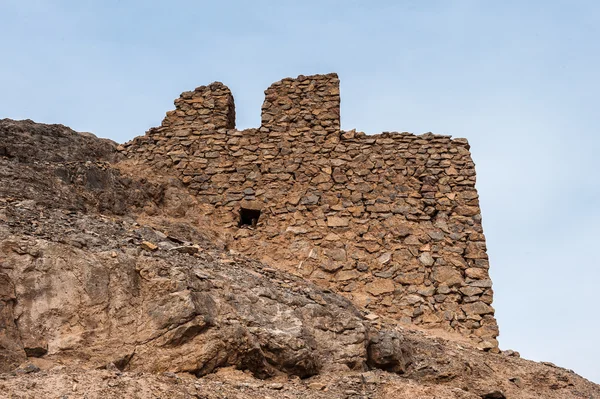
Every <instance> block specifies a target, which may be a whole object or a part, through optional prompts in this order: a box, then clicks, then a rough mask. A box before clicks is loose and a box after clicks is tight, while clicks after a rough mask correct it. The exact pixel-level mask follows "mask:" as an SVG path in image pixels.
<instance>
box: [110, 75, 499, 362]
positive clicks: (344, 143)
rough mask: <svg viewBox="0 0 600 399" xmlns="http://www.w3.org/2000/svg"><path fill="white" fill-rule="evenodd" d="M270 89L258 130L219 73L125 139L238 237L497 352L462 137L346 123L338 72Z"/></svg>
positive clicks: (235, 242)
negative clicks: (239, 113) (241, 114)
mask: <svg viewBox="0 0 600 399" xmlns="http://www.w3.org/2000/svg"><path fill="white" fill-rule="evenodd" d="M265 95H266V98H265V102H264V104H263V107H262V123H261V126H260V128H258V129H246V130H243V131H239V130H236V129H235V128H234V126H235V120H234V119H235V110H234V102H233V96H232V95H231V92H230V91H229V89H228V88H227V87H225V86H224V85H223V84H221V83H213V84H211V85H209V86H202V87H199V88H197V89H196V90H195V91H193V92H185V93H183V94H182V95H181V97H180V98H179V99H178V100H176V101H175V105H176V110H175V111H171V112H169V113H167V117H166V118H165V120H164V122H163V124H162V126H161V127H158V128H153V129H150V130H149V131H148V133H147V134H146V135H145V136H143V137H137V138H135V139H134V140H133V141H131V142H129V143H127V144H125V145H123V146H122V147H121V150H122V152H123V153H125V154H126V155H127V156H128V157H130V158H133V159H137V160H139V161H140V162H144V163H149V164H151V165H152V166H153V167H155V168H158V169H164V170H170V171H174V172H175V173H176V174H177V175H178V176H179V177H180V178H181V180H182V181H183V182H184V183H185V184H186V185H187V186H188V188H189V190H191V191H192V192H193V193H194V194H195V195H196V196H197V197H198V198H199V200H200V201H201V203H202V204H203V205H202V206H203V208H204V209H203V210H204V212H205V213H206V214H207V215H210V216H211V220H212V221H213V223H214V226H213V227H214V228H216V229H220V230H221V231H225V232H227V233H229V234H230V236H231V237H232V243H231V247H232V249H234V250H236V251H239V252H241V253H244V254H246V255H249V256H253V257H255V258H257V259H260V260H262V261H264V262H266V263H268V264H270V265H272V266H273V267H277V268H280V269H284V270H287V271H291V272H293V273H296V274H299V275H302V276H304V277H306V278H308V279H310V280H312V281H314V282H316V283H317V284H319V285H320V286H322V287H325V288H329V289H334V290H336V291H338V292H341V293H343V294H344V295H346V296H347V297H348V298H350V299H351V300H352V301H354V302H355V303H356V304H358V305H359V306H363V307H365V308H367V309H370V310H373V311H374V312H376V313H380V314H386V315H388V316H391V317H394V318H396V319H398V320H400V321H402V322H405V323H412V324H415V325H419V326H421V327H424V328H433V329H445V330H448V331H452V332H458V333H460V334H462V335H464V336H466V337H469V338H470V339H472V340H473V341H474V342H475V343H476V344H477V345H478V346H479V347H480V348H482V349H485V350H492V351H496V350H497V346H498V343H497V341H496V339H495V338H496V336H497V335H498V327H497V324H496V320H495V318H494V309H493V308H492V307H491V303H492V298H493V291H492V282H491V280H490V278H489V275H488V269H489V263H488V256H487V254H486V245H485V237H484V235H483V231H482V226H481V212H480V208H479V202H478V195H477V191H476V189H475V165H474V163H473V161H472V160H471V155H470V152H469V144H468V142H467V140H465V139H451V137H450V136H440V135H434V134H431V133H426V134H423V135H420V136H416V135H413V134H409V133H388V132H386V133H382V134H378V135H365V134H364V133H360V132H356V131H354V130H352V131H342V130H340V97H339V79H338V77H337V75H336V74H328V75H315V76H299V77H298V78H297V79H290V78H287V79H284V80H282V81H280V82H277V83H274V84H273V85H272V86H271V87H269V88H268V89H267V90H266V91H265Z"/></svg>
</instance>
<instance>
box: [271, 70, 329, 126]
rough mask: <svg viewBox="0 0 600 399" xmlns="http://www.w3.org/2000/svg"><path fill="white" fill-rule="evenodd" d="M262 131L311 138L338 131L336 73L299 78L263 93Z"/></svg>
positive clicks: (275, 85)
mask: <svg viewBox="0 0 600 399" xmlns="http://www.w3.org/2000/svg"><path fill="white" fill-rule="evenodd" d="M261 120H262V122H261V129H262V130H263V131H274V132H285V131H288V130H295V131H296V132H298V133H303V132H306V133H308V132H310V133H311V134H327V133H335V132H338V131H339V130H340V80H339V78H338V76H337V74H335V73H330V74H328V75H313V76H303V75H300V76H298V78H296V79H292V78H286V79H283V80H280V81H279V82H276V83H273V84H272V85H271V87H269V88H268V89H267V90H265V102H264V103H263V106H262V119H261Z"/></svg>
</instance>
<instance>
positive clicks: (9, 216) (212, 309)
mask: <svg viewBox="0 0 600 399" xmlns="http://www.w3.org/2000/svg"><path fill="white" fill-rule="evenodd" d="M3 123H8V124H9V125H10V126H12V127H11V129H14V126H18V125H19V123H18V122H14V121H8V122H6V121H3V122H2V123H0V134H4V133H5V131H4V132H3V131H2V126H3ZM28 125H30V122H24V124H23V125H22V126H21V127H20V128H21V129H22V131H23V132H22V133H18V134H24V135H25V137H29V136H28V135H29V134H28V133H27V129H28ZM46 130H48V134H55V133H56V132H58V133H56V134H58V136H59V137H62V138H64V137H68V136H69V135H71V134H72V133H74V132H72V131H70V130H68V129H66V128H64V127H60V126H59V127H57V126H46V125H36V126H35V131H36V132H38V134H40V135H41V136H42V137H43V135H44V134H45V131H46ZM13 131H18V130H13ZM51 132H54V133H51ZM18 134H17V135H18ZM73 137H75V141H76V140H79V138H77V137H78V136H73ZM85 137H89V136H85ZM12 139H13V142H14V143H18V142H19V140H18V137H13V138H12ZM61 140H62V139H61ZM61 140H55V141H53V142H54V143H55V144H49V145H48V146H47V147H46V153H47V157H48V158H47V160H46V161H42V162H38V161H36V160H34V159H32V158H30V156H29V155H26V151H29V150H25V151H24V153H23V154H21V153H20V152H19V151H20V150H19V148H26V147H18V146H16V145H9V146H7V152H8V153H10V154H12V155H11V156H10V157H8V156H2V157H0V167H1V170H2V175H1V178H2V179H3V181H2V183H3V184H0V194H1V195H0V397H3V396H2V395H4V393H6V392H8V394H7V395H8V397H40V398H45V397H65V396H67V397H87V398H129V397H131V398H133V397H162V398H211V399H212V398H215V399H216V398H224V397H229V398H240V399H243V398H255V397H272V398H275V397H288V398H300V397H302V398H308V399H310V398H329V397H340V398H365V397H367V398H390V397H398V398H409V397H433V396H435V397H439V398H466V399H477V398H495V397H507V398H539V397H544V398H550V399H554V398H556V399H558V398H590V397H595V396H598V395H600V387H598V386H597V385H594V384H592V383H590V382H588V381H586V380H584V379H582V378H581V377H579V376H577V375H576V374H574V373H573V372H571V371H569V370H564V369H560V368H557V367H556V366H553V365H550V364H537V363H533V362H529V361H526V360H523V359H520V358H518V357H516V356H514V355H515V353H514V352H507V353H506V354H494V353H488V352H483V351H480V350H478V349H476V348H475V347H474V346H472V345H471V344H470V343H469V342H468V341H465V342H454V341H448V340H446V339H442V338H435V337H431V336H428V335H426V334H424V333H423V332H419V331H412V330H410V329H405V328H403V327H401V326H400V325H399V323H398V322H397V320H395V319H394V318H389V317H387V316H386V315H385V314H383V313H381V314H375V313H373V312H370V311H369V310H368V309H365V308H360V307H357V306H356V305H355V304H353V303H352V302H351V301H349V300H348V299H347V298H345V297H343V296H340V295H338V294H337V293H335V292H334V291H332V290H329V289H323V288H320V287H318V286H317V285H315V284H313V283H311V282H308V281H307V280H304V279H303V278H302V277H300V276H296V275H293V274H290V273H287V272H285V271H281V270H277V269H275V268H272V267H270V266H269V265H266V264H264V263H262V262H259V261H257V260H254V259H252V258H249V257H247V256H246V255H244V254H241V253H239V252H237V251H235V250H233V249H231V248H229V247H228V245H227V244H228V243H227V241H226V240H222V239H220V238H219V236H218V235H217V234H216V233H214V232H213V231H211V228H208V227H207V226H205V225H203V224H201V221H202V220H204V218H205V217H209V215H203V216H202V217H197V218H193V217H192V215H194V214H196V213H197V212H199V211H200V210H201V209H202V208H201V205H200V204H198V201H197V200H196V199H195V198H194V197H193V196H191V195H190V194H189V192H188V191H187V189H186V188H185V187H184V186H183V185H182V183H181V182H179V181H178V180H176V179H170V178H168V177H167V176H158V175H152V174H151V173H150V172H149V171H148V170H147V169H146V170H142V169H138V170H136V169H132V168H131V165H130V164H128V163H127V162H125V163H121V164H118V165H120V166H121V167H122V170H117V169H115V167H114V165H113V164H112V163H109V162H108V160H109V159H113V158H112V157H115V156H116V155H115V153H114V146H112V145H110V146H109V147H107V148H108V149H109V150H108V151H106V152H100V153H94V154H93V155H90V157H91V159H87V160H86V159H76V160H73V159H68V158H67V159H64V158H60V157H58V156H53V155H52V153H53V152H60V151H61V150H60V148H62V146H63V145H65V142H63V141H61ZM65 140H66V142H67V143H66V144H67V145H74V146H77V145H80V144H73V143H72V142H70V141H69V140H68V139H65ZM92 140H94V139H92ZM24 141H26V140H25V139H24ZM68 143H71V144H68ZM102 143H104V142H102ZM93 145H100V144H99V143H96V144H94V143H92V146H93ZM111 148H113V150H111ZM77 151H80V152H81V151H86V150H84V149H78V148H73V151H72V153H77ZM93 165H103V169H102V170H103V173H105V174H104V175H102V176H108V177H109V178H106V179H103V178H101V179H98V181H99V182H100V183H98V184H88V183H87V182H88V181H89V178H86V177H85V176H87V175H86V174H85V173H83V172H82V173H80V174H77V173H76V174H74V175H73V176H81V178H77V177H76V178H64V175H61V174H60V173H58V174H57V173H56V171H58V170H63V169H65V168H67V167H68V166H72V167H73V169H72V170H75V171H77V170H81V171H86V170H89V169H88V168H92V167H93ZM34 171H37V173H34ZM9 183H10V184H9ZM15 184H16V185H17V187H18V189H15V187H14V185H15ZM127 187H129V188H133V189H129V190H128V189H127ZM132 191H134V192H132ZM98 195H105V196H107V197H105V198H114V199H115V200H118V201H119V203H120V206H118V207H116V206H104V207H101V205H102V204H104V200H103V201H97V200H95V198H96V197H97V196H98ZM51 196H53V198H54V201H51ZM332 256H342V255H341V253H338V254H332ZM448 275H450V277H452V276H451V273H449V274H448ZM379 281H380V283H379V284H378V285H372V286H371V289H372V290H374V291H375V290H379V291H381V292H385V291H386V290H387V289H388V287H387V286H386V284H385V281H387V280H386V279H384V278H381V280H379ZM478 306H481V305H476V304H474V305H473V311H474V312H479V311H480V310H479V308H478Z"/></svg>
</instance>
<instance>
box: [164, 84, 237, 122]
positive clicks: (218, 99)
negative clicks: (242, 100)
mask: <svg viewBox="0 0 600 399" xmlns="http://www.w3.org/2000/svg"><path fill="white" fill-rule="evenodd" d="M175 107H176V109H175V110H174V111H169V112H167V116H166V118H165V119H164V120H163V123H162V126H163V127H178V126H179V127H184V126H185V127H191V128H197V129H200V130H217V129H223V128H224V129H235V104H234V100H233V94H231V90H229V88H228V87H227V86H225V85H224V84H223V83H221V82H214V83H211V84H210V85H208V86H200V87H197V88H196V89H195V90H194V91H185V92H183V93H181V96H180V97H179V98H178V99H176V100H175Z"/></svg>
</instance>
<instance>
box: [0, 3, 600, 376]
mask: <svg viewBox="0 0 600 399" xmlns="http://www.w3.org/2000/svg"><path fill="white" fill-rule="evenodd" d="M0 32H1V35H0V51H1V52H2V53H1V54H2V57H1V61H0V118H2V117H10V118H13V119H25V118H29V119H33V120H35V121H38V122H46V123H62V124H65V125H68V126H71V127H72V128H74V129H76V130H79V131H91V132H94V133H96V134H97V135H98V136H101V137H109V138H112V139H113V140H115V141H119V142H124V141H127V140H129V139H131V138H133V137H134V136H137V135H142V134H143V133H144V132H145V130H147V129H148V128H149V127H151V126H157V125H159V124H160V121H161V120H162V118H163V116H164V113H165V112H166V111H168V110H170V109H172V108H173V100H174V99H175V98H176V97H178V96H179V93H180V92H182V91H185V90H189V89H193V88H194V87H196V86H199V85H202V84H207V83H210V82H212V81H215V80H218V81H222V82H224V83H225V84H227V85H228V86H229V87H230V88H231V89H232V91H233V92H234V96H235V99H236V110H237V124H238V127H239V128H247V127H255V126H258V125H259V123H260V105H261V104H262V101H263V91H264V90H265V89H266V88H267V86H268V85H269V84H270V83H272V82H274V81H277V80H279V79H281V78H283V77H287V76H297V75H299V74H305V75H307V74H313V73H328V72H337V73H338V74H339V75H340V78H341V90H342V127H343V128H344V129H352V128H357V129H358V130H363V131H365V132H367V133H378V132H381V131H394V130H397V131H411V132H414V133H423V132H427V131H432V132H434V133H440V134H451V135H453V136H454V137H466V138H468V139H469V141H470V143H471V146H472V149H471V151H472V153H473V158H474V160H475V162H476V164H477V172H478V183H477V187H478V189H479V192H480V196H481V206H482V209H483V222H484V229H485V233H486V236H487V239H488V248H489V254H490V258H491V265H492V266H491V274H492V278H493V280H494V290H495V294H496V295H495V302H494V306H495V308H496V310H497V313H496V316H497V318H498V321H499V324H500V332H501V335H500V338H499V339H500V345H501V347H502V348H504V349H515V350H518V351H520V352H521V354H522V355H523V356H524V357H527V358H530V359H535V360H546V361H552V362H554V363H557V364H558V365H561V366H563V367H567V368H571V369H574V370H575V371H576V372H578V373H580V374H582V375H583V376H585V377H587V378H589V379H592V380H594V381H596V382H600V367H598V361H597V359H598V358H600V345H598V337H600V311H599V310H598V306H599V305H600V300H599V297H598V291H599V288H600V285H599V282H600V268H599V266H600V264H599V263H600V262H599V261H598V259H599V256H598V241H599V239H600V234H599V233H598V226H599V225H600V200H599V198H600V173H598V166H597V162H596V154H597V153H599V152H600V134H599V132H598V126H599V125H600V111H599V106H600V101H599V100H598V95H599V93H600V79H599V78H598V73H599V71H600V51H599V44H598V43H599V42H600V2H598V1H595V0H594V1H578V0H571V1H567V0H565V1H558V0H554V1H552V0H546V1H537V0H530V1H522V0H519V1H485V0H479V1H474V0H473V1H468V0H462V1H461V0H456V1H452V0H444V1H442V0H438V1H435V0H431V1H422V0H419V1H417V0H415V1H408V0H406V1H375V0H371V1H366V0H365V1H352V0H344V1H332V0H319V1H314V0H303V1H283V0H279V1H264V0H261V1H256V0H254V1H219V2H217V1H210V2H208V1H191V0H190V1H168V2H167V1H164V2H160V3H159V2H157V1H155V2H153V1H147V0H144V1H141V0H130V1H126V0H122V1H116V0H104V1H89V0H77V1H76V0H72V1H64V0H63V1H60V0H55V1H51V0H47V1H44V0H0Z"/></svg>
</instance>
